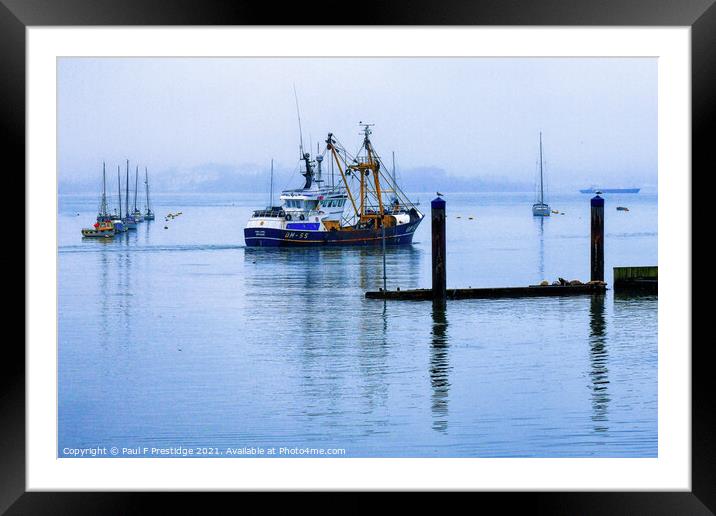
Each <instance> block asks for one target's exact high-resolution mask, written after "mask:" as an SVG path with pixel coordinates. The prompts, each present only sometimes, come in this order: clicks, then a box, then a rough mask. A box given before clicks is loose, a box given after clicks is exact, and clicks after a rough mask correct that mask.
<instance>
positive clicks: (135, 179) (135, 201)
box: [134, 165, 139, 212]
mask: <svg viewBox="0 0 716 516" xmlns="http://www.w3.org/2000/svg"><path fill="white" fill-rule="evenodd" d="M138 184H139V165H137V168H136V169H135V170H134V211H135V212H136V211H137V185H138Z"/></svg>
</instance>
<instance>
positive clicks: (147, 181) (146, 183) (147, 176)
mask: <svg viewBox="0 0 716 516" xmlns="http://www.w3.org/2000/svg"><path fill="white" fill-rule="evenodd" d="M144 186H146V188H147V212H149V211H150V210H149V173H148V172H147V167H144Z"/></svg>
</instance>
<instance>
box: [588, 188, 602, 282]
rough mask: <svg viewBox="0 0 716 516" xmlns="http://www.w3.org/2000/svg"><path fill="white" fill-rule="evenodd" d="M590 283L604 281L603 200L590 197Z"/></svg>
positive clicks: (597, 196) (596, 196) (597, 197)
mask: <svg viewBox="0 0 716 516" xmlns="http://www.w3.org/2000/svg"><path fill="white" fill-rule="evenodd" d="M590 204H591V206H592V238H591V244H592V245H591V253H590V264H591V275H590V278H589V279H590V280H591V281H604V199H603V198H602V197H599V194H597V195H595V196H594V197H592V200H591V203H590Z"/></svg>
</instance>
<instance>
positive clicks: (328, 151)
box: [244, 122, 424, 247]
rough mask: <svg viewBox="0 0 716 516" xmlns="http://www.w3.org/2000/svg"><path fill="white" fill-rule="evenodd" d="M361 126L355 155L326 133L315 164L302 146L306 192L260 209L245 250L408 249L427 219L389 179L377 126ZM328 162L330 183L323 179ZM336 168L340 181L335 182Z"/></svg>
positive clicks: (284, 194)
mask: <svg viewBox="0 0 716 516" xmlns="http://www.w3.org/2000/svg"><path fill="white" fill-rule="evenodd" d="M360 125H361V126H362V127H363V131H362V135H363V144H362V146H361V148H360V149H359V151H358V153H357V154H356V155H355V156H352V155H351V154H350V153H348V151H347V150H346V149H345V148H344V147H343V146H342V145H341V144H340V143H339V142H338V141H337V139H336V138H335V136H334V135H333V134H332V133H328V137H327V139H326V146H325V148H324V150H323V152H322V153H317V155H316V156H315V157H314V159H311V155H310V154H309V153H308V152H303V143H301V145H300V153H301V161H302V164H301V166H302V167H303V168H304V171H303V172H302V174H301V175H303V177H304V178H305V183H304V185H303V188H298V189H294V190H284V191H283V192H281V195H280V200H281V203H280V205H278V206H273V202H271V203H270V206H268V207H267V208H266V209H263V210H256V211H254V213H253V215H252V216H251V218H250V219H249V221H248V223H247V224H246V227H245V228H244V240H245V241H246V245H247V246H258V247H269V246H271V247H276V246H296V247H299V246H301V247H302V246H309V245H326V246H337V245H340V246H342V245H380V244H382V243H383V242H385V244H386V245H402V244H410V243H411V242H412V240H413V234H414V233H415V230H416V229H417V228H418V225H419V224H420V222H421V221H422V220H423V217H424V215H423V214H422V213H421V212H420V211H419V210H418V209H417V207H416V205H415V204H413V203H412V202H411V201H410V200H409V199H408V198H407V196H406V195H405V194H404V193H403V191H402V190H401V189H400V188H399V187H398V185H397V182H396V180H395V172H394V169H393V173H392V175H389V174H388V169H387V167H385V165H384V164H383V162H382V160H381V158H380V156H379V155H378V153H377V152H376V150H375V149H374V147H373V144H372V142H371V141H370V135H371V133H372V131H371V127H372V125H373V124H366V123H362V122H361V124H360ZM326 157H327V158H328V159H329V163H330V166H331V173H330V184H327V183H328V181H326V180H325V179H324V177H323V175H324V171H323V161H324V159H325V158H326ZM336 169H337V171H338V174H339V176H340V177H339V180H338V181H336V174H335V172H336Z"/></svg>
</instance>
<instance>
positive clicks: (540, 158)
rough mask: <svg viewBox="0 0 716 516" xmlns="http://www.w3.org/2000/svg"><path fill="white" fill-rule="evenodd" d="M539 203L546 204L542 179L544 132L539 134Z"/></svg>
mask: <svg viewBox="0 0 716 516" xmlns="http://www.w3.org/2000/svg"><path fill="white" fill-rule="evenodd" d="M539 202H540V204H544V180H543V179H542V131H540V132H539Z"/></svg>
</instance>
